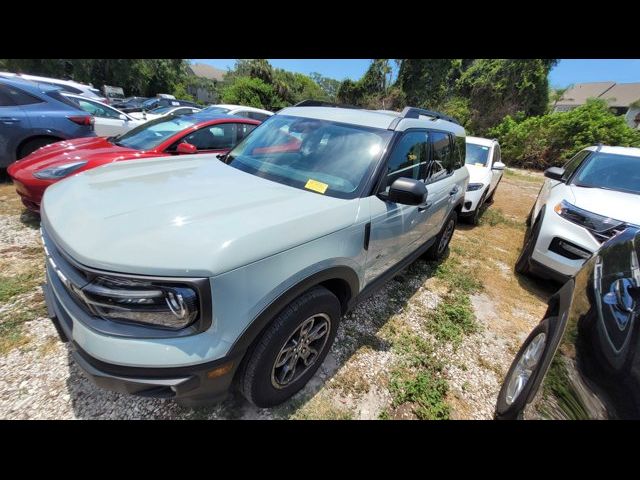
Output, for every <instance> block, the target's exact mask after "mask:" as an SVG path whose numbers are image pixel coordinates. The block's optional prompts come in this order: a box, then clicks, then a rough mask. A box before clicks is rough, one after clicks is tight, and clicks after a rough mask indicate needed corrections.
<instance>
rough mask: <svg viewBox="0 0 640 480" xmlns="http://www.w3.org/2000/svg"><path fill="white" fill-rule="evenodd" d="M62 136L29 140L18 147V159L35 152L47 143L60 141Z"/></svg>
mask: <svg viewBox="0 0 640 480" xmlns="http://www.w3.org/2000/svg"><path fill="white" fill-rule="evenodd" d="M60 140H61V139H60V138H55V137H36V138H32V139H31V140H27V141H26V142H24V143H23V144H22V145H20V148H19V149H18V152H17V155H16V160H20V159H22V158H24V157H26V156H27V155H30V154H31V153H33V152H35V151H36V150H37V149H39V148H40V147H44V146H45V145H49V144H50V143H54V142H59V141H60Z"/></svg>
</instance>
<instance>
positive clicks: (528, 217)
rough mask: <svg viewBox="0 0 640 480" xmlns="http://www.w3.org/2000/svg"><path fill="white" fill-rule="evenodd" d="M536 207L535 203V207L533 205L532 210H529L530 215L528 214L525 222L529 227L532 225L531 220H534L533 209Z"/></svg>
mask: <svg viewBox="0 0 640 480" xmlns="http://www.w3.org/2000/svg"><path fill="white" fill-rule="evenodd" d="M534 208H535V204H534V205H533V207H531V211H530V212H529V215H528V216H527V220H526V222H525V224H526V225H527V227H530V226H531V221H532V220H533V209H534Z"/></svg>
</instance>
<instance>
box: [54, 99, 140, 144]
mask: <svg viewBox="0 0 640 480" xmlns="http://www.w3.org/2000/svg"><path fill="white" fill-rule="evenodd" d="M63 95H64V96H65V97H66V98H68V99H70V100H72V101H73V102H74V103H76V104H77V105H79V106H80V108H81V109H82V110H84V111H85V112H87V113H90V114H91V115H93V118H94V119H95V122H94V124H93V125H94V128H95V132H96V135H97V136H99V137H111V136H114V135H120V134H121V133H125V132H128V131H129V130H131V129H132V128H135V127H137V126H138V125H142V124H143V123H144V122H145V120H138V119H137V118H133V117H131V116H130V115H127V114H126V113H124V112H121V111H120V110H117V109H115V108H113V107H110V106H109V105H105V104H104V103H102V102H98V101H96V100H92V99H90V98H86V97H83V96H81V95H71V94H69V93H63Z"/></svg>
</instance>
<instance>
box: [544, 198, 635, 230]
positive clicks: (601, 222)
mask: <svg viewBox="0 0 640 480" xmlns="http://www.w3.org/2000/svg"><path fill="white" fill-rule="evenodd" d="M553 211H554V212H556V213H557V214H558V215H560V216H561V217H562V218H564V219H566V220H569V221H570V222H573V223H576V224H578V225H580V226H582V227H584V228H586V229H588V230H591V231H593V232H596V233H603V232H606V231H608V230H611V229H612V228H616V227H619V226H621V225H623V224H624V222H621V221H620V220H614V219H613V218H609V217H604V216H602V215H598V214H597V213H592V212H588V211H587V210H583V209H581V208H578V207H576V206H575V205H573V204H571V203H569V202H567V201H566V200H562V201H561V202H560V203H558V204H557V205H556V206H555V207H553Z"/></svg>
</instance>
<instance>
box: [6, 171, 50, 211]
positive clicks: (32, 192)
mask: <svg viewBox="0 0 640 480" xmlns="http://www.w3.org/2000/svg"><path fill="white" fill-rule="evenodd" d="M12 180H13V184H14V186H15V187H16V192H17V193H18V195H20V200H22V203H23V205H24V206H25V207H27V208H28V209H29V210H31V211H33V212H36V213H38V212H39V211H40V203H42V196H43V195H44V191H45V189H46V188H47V187H48V186H49V185H51V183H46V182H44V181H37V182H34V184H33V185H30V184H28V183H27V182H22V181H20V180H19V179H16V178H14V177H12ZM34 180H35V179H34Z"/></svg>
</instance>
